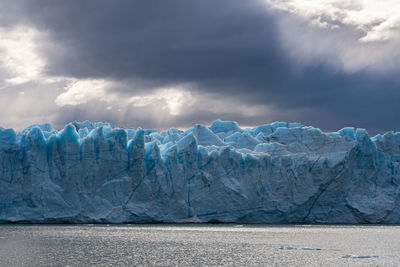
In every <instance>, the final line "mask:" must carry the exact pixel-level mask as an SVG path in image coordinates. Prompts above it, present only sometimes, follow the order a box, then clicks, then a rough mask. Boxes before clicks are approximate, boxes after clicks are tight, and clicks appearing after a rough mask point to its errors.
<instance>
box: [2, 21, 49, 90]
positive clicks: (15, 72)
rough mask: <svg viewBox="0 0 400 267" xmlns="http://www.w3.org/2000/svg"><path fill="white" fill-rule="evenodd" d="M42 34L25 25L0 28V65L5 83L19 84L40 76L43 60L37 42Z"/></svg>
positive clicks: (43, 64)
mask: <svg viewBox="0 0 400 267" xmlns="http://www.w3.org/2000/svg"><path fill="white" fill-rule="evenodd" d="M42 35H43V33H40V32H38V31H37V30H36V29H35V28H32V27H26V26H16V27H14V28H12V29H8V28H0V38H1V41H0V65H1V66H2V68H3V69H5V71H6V73H7V74H6V76H7V77H6V79H5V80H4V81H5V82H6V83H8V84H14V85H15V84H21V83H24V82H28V81H32V80H37V79H39V78H40V77H41V74H42V71H43V68H44V67H45V60H44V58H43V57H42V56H41V55H40V53H39V48H38V44H37V43H38V41H39V39H40V38H42Z"/></svg>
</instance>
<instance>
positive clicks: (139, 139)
mask: <svg viewBox="0 0 400 267" xmlns="http://www.w3.org/2000/svg"><path fill="white" fill-rule="evenodd" d="M399 164H400V133H395V132H388V133H386V134H383V135H376V136H374V137H372V138H371V137H370V136H369V135H368V133H367V132H366V130H364V129H355V128H352V127H347V128H344V129H341V130H339V131H338V132H326V133H325V132H322V131H321V130H319V129H318V128H314V127H311V126H303V125H302V124H300V123H286V122H275V123H272V124H266V125H261V126H258V127H254V128H245V129H243V128H241V127H240V126H239V125H238V124H237V123H236V122H230V121H221V120H216V121H214V122H213V123H212V124H211V126H203V125H195V126H193V127H192V128H190V129H188V130H186V131H182V130H179V129H174V128H172V129H169V130H168V131H161V132H158V131H156V130H149V129H147V130H146V129H141V128H118V127H116V126H114V125H113V124H111V123H103V122H98V123H91V122H89V121H85V122H72V123H69V124H68V125H66V126H65V128H64V129H62V130H60V131H58V130H56V129H53V128H52V126H51V125H50V124H49V123H46V124H35V125H32V126H30V127H28V128H26V129H24V130H22V131H20V132H16V131H14V130H13V129H5V128H2V127H0V222H1V223H11V222H21V223H148V222H166V223H186V222H240V223H351V224H356V223H400V203H399V201H400V194H399V189H400V168H399V166H400V165H399Z"/></svg>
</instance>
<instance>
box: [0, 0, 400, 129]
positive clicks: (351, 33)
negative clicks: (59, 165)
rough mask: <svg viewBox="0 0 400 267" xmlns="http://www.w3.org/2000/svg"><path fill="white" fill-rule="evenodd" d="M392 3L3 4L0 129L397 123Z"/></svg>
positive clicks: (397, 53) (398, 43)
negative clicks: (77, 124)
mask: <svg viewBox="0 0 400 267" xmlns="http://www.w3.org/2000/svg"><path fill="white" fill-rule="evenodd" d="M398 10H400V1H398V0H385V1H382V0H364V1H348V0H312V1H310V0H283V1H282V0H281V1H278V0H248V1H243V0H201V1H187V0H169V1H162V0H146V1H138V0H137V1H136V0H126V1H124V0H119V1H109V0H87V1H78V0H69V1H53V0H37V1H31V0H19V1H15V0H2V1H0V107H1V113H0V125H1V126H3V127H12V128H15V129H17V130H22V129H24V128H25V127H27V126H29V125H31V124H34V123H44V122H50V123H51V124H52V125H53V127H55V128H58V129H61V128H63V127H64V125H65V124H67V123H69V122H71V121H75V120H76V121H83V120H90V121H107V122H112V123H114V124H115V125H117V126H121V127H138V126H141V127H144V128H155V129H159V130H162V129H167V128H170V127H176V128H182V129H185V128H188V127H191V126H192V125H194V124H197V123H199V124H204V125H209V124H210V123H211V122H212V121H214V120H215V119H222V120H234V121H237V122H238V123H239V124H240V125H241V126H243V127H250V126H255V125H261V124H265V123H271V122H274V121H287V122H300V123H302V124H304V125H312V126H315V127H318V128H321V129H322V130H325V131H336V130H339V129H341V128H343V127H346V126H354V127H360V128H365V129H367V131H368V132H369V133H370V134H372V135H374V134H377V133H382V132H386V131H390V130H395V131H398V130H399V129H400V116H399V115H400V12H398Z"/></svg>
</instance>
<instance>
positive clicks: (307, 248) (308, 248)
mask: <svg viewBox="0 0 400 267" xmlns="http://www.w3.org/2000/svg"><path fill="white" fill-rule="evenodd" d="M301 249H302V250H321V249H320V248H310V247H304V248H301Z"/></svg>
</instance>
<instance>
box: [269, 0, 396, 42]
mask: <svg viewBox="0 0 400 267" xmlns="http://www.w3.org/2000/svg"><path fill="white" fill-rule="evenodd" d="M267 3H268V4H269V5H270V6H271V7H273V8H277V9H281V10H285V11H288V12H290V13H293V14H296V15H298V16H301V17H304V18H306V19H307V20H309V21H310V23H311V24H312V25H317V26H320V27H323V28H326V27H328V28H331V29H337V28H340V27H341V26H342V25H350V26H354V27H355V28H356V29H358V30H360V31H362V33H363V35H362V36H361V37H360V38H359V41H361V42H376V41H386V40H393V39H398V38H399V33H400V13H399V12H398V10H400V2H399V1H397V0H387V1H378V0H363V1H359V0H356V1H345V0H312V1H310V0H285V1H277V0H267Z"/></svg>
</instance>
